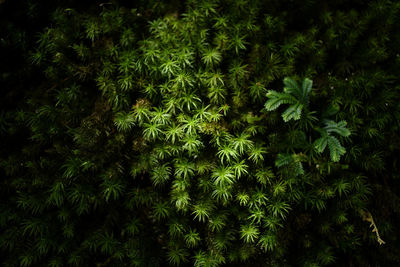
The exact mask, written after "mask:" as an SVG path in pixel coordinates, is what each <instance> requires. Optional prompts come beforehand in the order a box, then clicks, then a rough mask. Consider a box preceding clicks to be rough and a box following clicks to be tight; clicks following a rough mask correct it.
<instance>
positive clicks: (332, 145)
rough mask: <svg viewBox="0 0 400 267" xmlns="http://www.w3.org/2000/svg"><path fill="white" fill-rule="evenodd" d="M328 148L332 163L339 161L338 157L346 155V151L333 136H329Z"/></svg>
mask: <svg viewBox="0 0 400 267" xmlns="http://www.w3.org/2000/svg"><path fill="white" fill-rule="evenodd" d="M328 147H329V151H330V156H331V160H332V161H335V162H337V161H339V160H340V156H342V155H344V153H346V149H345V148H344V147H342V145H341V144H340V142H339V140H338V139H337V138H336V137H334V136H329V138H328Z"/></svg>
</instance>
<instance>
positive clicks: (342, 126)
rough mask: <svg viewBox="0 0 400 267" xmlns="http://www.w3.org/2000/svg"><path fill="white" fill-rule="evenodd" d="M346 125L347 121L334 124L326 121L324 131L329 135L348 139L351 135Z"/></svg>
mask: <svg viewBox="0 0 400 267" xmlns="http://www.w3.org/2000/svg"><path fill="white" fill-rule="evenodd" d="M346 125H347V122H346V121H339V122H334V121H331V120H326V121H325V127H324V129H325V130H326V132H327V133H337V134H339V135H341V136H344V137H347V136H349V135H350V131H349V130H348V129H347V128H346Z"/></svg>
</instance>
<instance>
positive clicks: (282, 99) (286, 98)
mask: <svg viewBox="0 0 400 267" xmlns="http://www.w3.org/2000/svg"><path fill="white" fill-rule="evenodd" d="M267 97H268V98H269V100H268V101H267V102H266V103H265V109H266V110H267V111H272V110H275V109H277V108H278V107H279V106H280V105H282V104H295V103H296V102H297V100H296V99H295V98H294V97H293V96H291V95H289V94H286V93H278V92H276V91H274V90H268V93H267Z"/></svg>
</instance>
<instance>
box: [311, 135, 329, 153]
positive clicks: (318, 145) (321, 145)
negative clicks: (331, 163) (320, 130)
mask: <svg viewBox="0 0 400 267" xmlns="http://www.w3.org/2000/svg"><path fill="white" fill-rule="evenodd" d="M327 145H328V136H323V137H321V138H318V139H317V140H315V142H314V147H315V149H316V150H317V151H318V152H319V153H322V152H324V150H325V148H326V146H327Z"/></svg>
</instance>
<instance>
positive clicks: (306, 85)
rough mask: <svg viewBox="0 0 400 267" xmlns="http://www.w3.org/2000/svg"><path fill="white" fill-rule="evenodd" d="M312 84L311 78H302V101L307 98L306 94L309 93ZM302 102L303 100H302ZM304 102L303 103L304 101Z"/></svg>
mask: <svg viewBox="0 0 400 267" xmlns="http://www.w3.org/2000/svg"><path fill="white" fill-rule="evenodd" d="M312 85H313V81H312V80H310V79H308V78H305V79H304V80H303V84H302V86H301V87H302V88H301V89H302V100H303V101H306V100H307V98H308V95H309V94H310V92H311V88H312ZM303 103H304V102H303ZM304 104H305V103H304Z"/></svg>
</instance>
